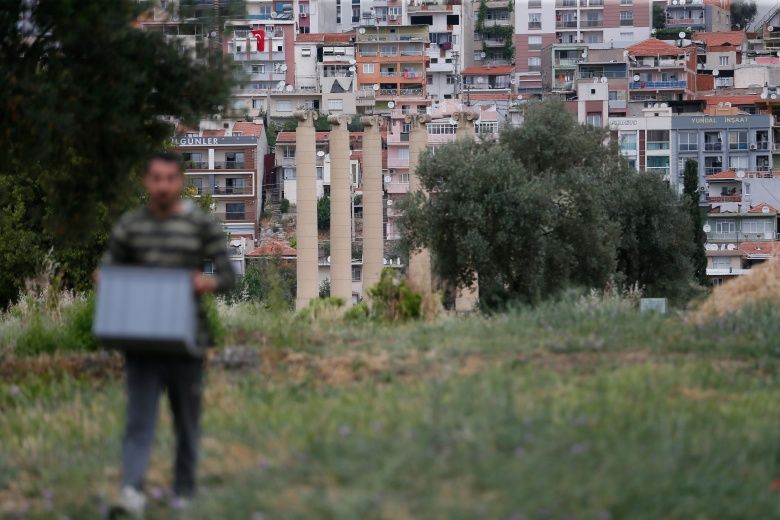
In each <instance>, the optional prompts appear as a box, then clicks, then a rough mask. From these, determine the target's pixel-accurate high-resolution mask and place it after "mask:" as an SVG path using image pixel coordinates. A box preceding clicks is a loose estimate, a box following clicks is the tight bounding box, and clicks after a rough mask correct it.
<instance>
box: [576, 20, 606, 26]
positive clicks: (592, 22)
mask: <svg viewBox="0 0 780 520" xmlns="http://www.w3.org/2000/svg"><path fill="white" fill-rule="evenodd" d="M603 26H604V20H583V21H582V22H580V27H603Z"/></svg>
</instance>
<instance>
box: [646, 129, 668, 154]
mask: <svg viewBox="0 0 780 520" xmlns="http://www.w3.org/2000/svg"><path fill="white" fill-rule="evenodd" d="M647 149H648V150H668V149H669V130H648V131H647Z"/></svg>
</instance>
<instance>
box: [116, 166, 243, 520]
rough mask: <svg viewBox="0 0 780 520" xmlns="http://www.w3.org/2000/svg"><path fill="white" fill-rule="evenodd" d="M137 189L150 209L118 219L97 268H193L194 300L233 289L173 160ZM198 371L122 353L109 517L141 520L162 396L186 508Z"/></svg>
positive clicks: (207, 220) (207, 219) (212, 227)
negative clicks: (120, 413) (118, 477)
mask: <svg viewBox="0 0 780 520" xmlns="http://www.w3.org/2000/svg"><path fill="white" fill-rule="evenodd" d="M143 185H144V188H145V189H146V192H147V194H148V196H149V202H148V204H147V205H145V206H143V207H140V208H138V209H135V210H132V211H129V212H127V213H125V214H124V215H123V216H122V217H121V218H120V219H119V222H118V223H117V224H116V226H115V227H114V230H113V232H112V234H111V238H110V240H109V244H108V250H107V251H106V254H105V256H104V258H103V263H104V264H128V265H142V266H150V267H177V268H187V269H191V270H192V273H193V274H192V289H193V291H194V292H195V293H196V294H197V295H199V296H200V295H203V294H205V293H211V292H214V291H218V290H222V289H225V288H227V287H229V286H230V285H232V284H233V282H234V274H233V269H232V267H231V265H230V261H229V260H228V256H227V245H226V242H225V234H224V233H223V231H222V226H221V225H220V224H219V222H217V220H216V219H214V218H213V217H212V216H211V215H209V214H208V213H206V212H204V211H203V210H202V209H200V208H199V207H198V206H197V205H196V204H194V203H193V202H192V201H191V200H182V198H181V194H182V191H183V189H184V174H183V172H182V167H181V162H180V160H179V157H178V156H177V155H174V154H170V153H158V154H155V155H153V156H152V157H151V158H150V159H149V160H148V162H147V163H146V171H145V173H144V178H143ZM205 260H211V261H212V262H213V264H214V268H215V271H216V274H215V275H214V276H210V275H205V274H203V272H202V270H203V269H202V268H203V263H204V261H205ZM199 310H200V312H199V320H198V321H199V323H198V327H199V328H198V341H199V343H200V344H201V346H203V347H204V348H205V347H206V346H207V345H208V343H209V342H210V337H209V332H208V326H207V323H206V321H205V316H204V313H203V310H202V308H200V309H199ZM203 371H204V361H203V359H202V358H195V357H192V356H189V355H187V354H181V355H178V356H172V355H166V354H146V353H144V354H140V353H132V352H131V351H129V352H127V353H126V355H125V376H126V382H127V417H126V424H125V434H124V440H123V442H122V489H121V491H120V498H119V501H118V502H117V504H116V505H115V507H114V508H112V517H119V516H121V515H122V514H130V515H132V516H136V517H140V516H142V515H143V511H144V508H145V505H146V498H145V495H144V492H143V484H144V477H145V475H146V468H147V465H148V462H149V454H150V452H151V448H152V440H153V439H154V429H155V424H156V422H157V409H158V403H159V398H160V394H161V392H162V391H163V390H165V391H166V392H167V394H168V400H169V401H170V408H171V411H172V414H173V423H174V429H175V434H176V463H175V469H174V483H173V500H172V505H174V506H175V507H185V506H186V505H187V504H188V500H189V498H190V497H192V495H193V494H194V493H195V470H196V464H197V459H198V436H199V421H200V406H201V397H202V393H203Z"/></svg>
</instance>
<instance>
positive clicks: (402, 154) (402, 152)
mask: <svg viewBox="0 0 780 520" xmlns="http://www.w3.org/2000/svg"><path fill="white" fill-rule="evenodd" d="M398 158H399V159H400V160H402V161H408V160H409V149H408V148H399V149H398Z"/></svg>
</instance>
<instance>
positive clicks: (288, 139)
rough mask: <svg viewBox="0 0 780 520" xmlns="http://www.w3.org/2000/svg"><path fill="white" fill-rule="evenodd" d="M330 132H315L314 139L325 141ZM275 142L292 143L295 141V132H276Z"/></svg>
mask: <svg viewBox="0 0 780 520" xmlns="http://www.w3.org/2000/svg"><path fill="white" fill-rule="evenodd" d="M329 133H330V132H315V135H314V139H316V140H317V141H327V140H328V134H329ZM276 142H277V143H294V142H295V132H294V131H293V132H279V133H278V134H276Z"/></svg>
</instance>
